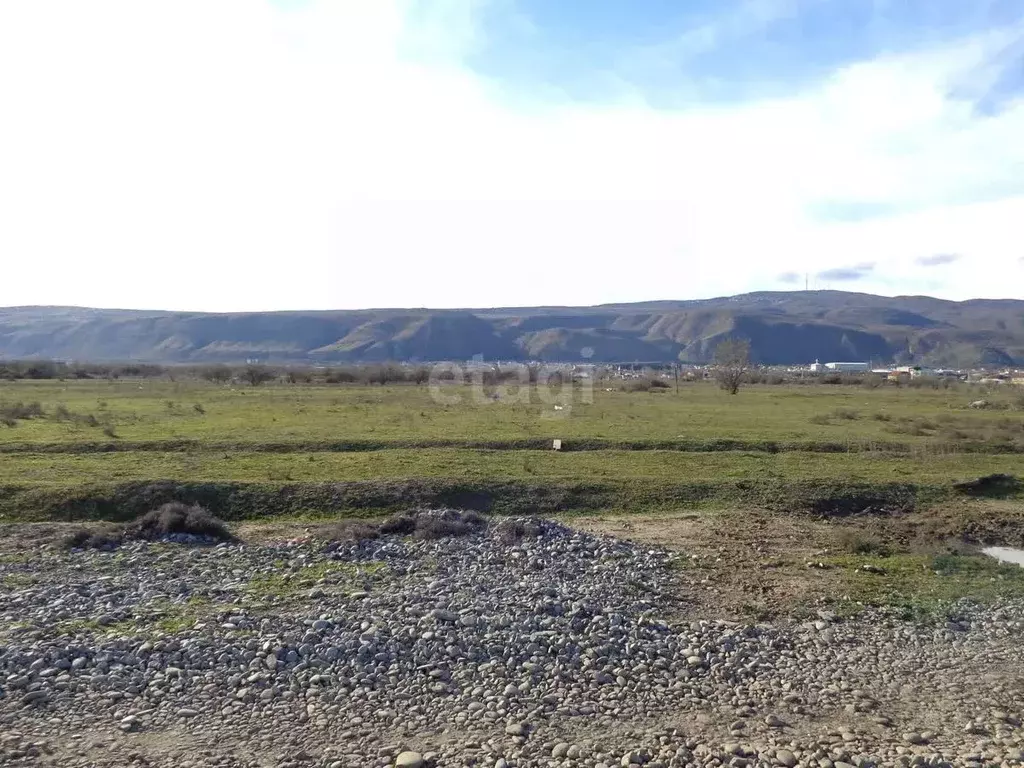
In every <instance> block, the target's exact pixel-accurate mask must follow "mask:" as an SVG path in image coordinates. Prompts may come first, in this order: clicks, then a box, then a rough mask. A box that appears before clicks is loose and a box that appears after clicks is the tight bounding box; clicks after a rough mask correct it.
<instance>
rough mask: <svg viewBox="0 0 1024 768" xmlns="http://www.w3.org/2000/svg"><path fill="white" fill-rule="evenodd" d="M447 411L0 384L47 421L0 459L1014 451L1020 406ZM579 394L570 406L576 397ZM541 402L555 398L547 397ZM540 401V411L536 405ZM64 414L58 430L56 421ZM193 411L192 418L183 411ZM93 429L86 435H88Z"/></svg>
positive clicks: (383, 402)
mask: <svg viewBox="0 0 1024 768" xmlns="http://www.w3.org/2000/svg"><path fill="white" fill-rule="evenodd" d="M444 394H445V395H446V396H449V397H457V398H459V400H460V402H459V403H457V404H442V403H439V402H436V401H435V399H434V398H433V397H432V393H431V390H430V388H429V387H427V386H415V385H400V386H390V387H368V386H348V385H340V386H308V385H293V386H287V385H266V386H263V387H237V388H228V387H223V386H216V385H211V384H206V383H202V382H196V381H184V382H168V381H163V380H141V381H81V382H79V381H68V382H49V381H47V382H31V381H24V382H0V405H3V404H11V403H15V402H25V403H28V402H33V401H37V402H39V403H40V404H41V405H42V406H43V408H44V410H45V411H46V412H47V414H48V415H47V416H46V417H44V418H36V419H28V420H24V421H18V423H17V425H16V426H14V427H7V428H4V427H0V446H3V445H5V444H6V445H13V444H25V443H30V444H58V445H63V446H69V445H71V444H74V443H90V442H96V441H104V442H111V441H112V439H111V438H108V437H107V436H105V435H104V434H103V432H102V429H103V427H104V426H109V427H110V428H111V429H112V430H113V431H114V432H115V434H116V436H117V437H116V438H115V439H113V440H115V441H116V440H120V441H126V442H132V441H170V440H197V441H203V442H210V441H216V442H225V443H237V444H245V443H248V444H259V443H265V442H285V443H287V442H302V441H307V442H308V441H325V442H329V441H339V440H349V439H356V440H372V441H381V442H387V441H416V440H445V439H449V440H495V441H500V440H522V439H541V438H543V439H547V438H563V439H566V440H572V439H588V438H594V439H602V440H608V441H634V440H669V441H671V440H689V441H710V440H722V439H733V440H747V441H762V440H774V441H780V442H800V441H808V442H813V441H820V442H834V443H840V444H842V443H851V444H865V446H866V447H870V446H871V444H872V443H893V442H896V443H901V444H906V445H916V446H928V445H931V446H947V445H957V444H963V445H966V444H969V443H973V442H979V441H986V440H992V439H1008V440H1013V439H1018V440H1024V418H1022V416H1024V393H1021V392H1016V391H1008V392H1002V393H997V394H996V395H986V397H987V398H988V399H990V400H991V401H992V402H993V404H994V405H995V406H999V407H998V408H994V409H992V410H971V409H969V408H968V407H967V406H968V404H969V403H970V402H971V401H972V400H975V399H977V398H978V397H980V396H981V395H980V394H979V393H978V392H977V391H972V390H969V389H966V388H953V389H950V390H942V389H938V390H931V389H917V388H913V389H912V388H906V387H902V388H895V387H880V388H878V389H868V388H862V387H843V386H827V385H817V386H751V387H747V388H745V389H743V390H742V391H741V392H740V394H739V395H737V396H735V397H733V396H730V395H727V394H725V393H723V392H721V391H720V390H719V389H718V388H716V387H715V386H713V385H711V384H704V383H700V384H685V385H683V386H682V387H681V389H680V392H679V394H676V393H675V392H674V391H673V390H671V389H669V390H664V391H662V392H660V393H658V394H654V393H649V392H633V393H627V392H622V391H618V390H617V389H616V390H614V391H611V392H607V391H605V388H604V387H602V386H600V385H598V386H595V388H594V391H593V397H592V399H593V402H592V403H586V402H582V401H581V397H579V396H577V397H574V398H571V399H570V401H569V403H568V406H567V407H566V408H564V409H562V410H555V408H554V403H553V402H551V403H545V402H543V401H542V399H541V398H540V396H539V395H538V394H537V393H536V391H534V392H533V393H531V396H530V398H529V399H530V402H528V403H525V404H524V403H521V402H519V398H518V397H515V398H506V399H505V400H500V399H499V400H497V401H494V400H490V399H486V398H484V399H481V398H477V397H474V396H473V393H472V390H471V388H470V387H462V386H453V387H450V388H445V390H444ZM578 394H579V393H577V395H578ZM552 395H554V392H553V391H552ZM549 399H551V398H550V397H549ZM59 406H63V407H64V408H66V409H67V411H68V412H69V413H70V414H71V415H72V417H71V418H63V419H62V418H58V417H56V416H55V415H54V414H55V411H56V409H57V408H58V407H59ZM196 406H198V408H197V407H196ZM89 417H92V419H94V420H95V422H94V423H95V425H96V426H89V424H88V423H86V421H85V420H86V419H88V418H89Z"/></svg>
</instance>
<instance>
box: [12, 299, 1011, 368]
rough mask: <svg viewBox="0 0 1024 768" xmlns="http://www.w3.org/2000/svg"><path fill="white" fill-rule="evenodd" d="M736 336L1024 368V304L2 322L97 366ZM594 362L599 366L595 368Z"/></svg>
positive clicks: (567, 356)
mask: <svg viewBox="0 0 1024 768" xmlns="http://www.w3.org/2000/svg"><path fill="white" fill-rule="evenodd" d="M730 336H742V337H744V338H747V339H750V341H751V348H752V351H753V355H754V357H755V358H756V359H757V360H758V361H759V362H761V363H766V364H788V363H806V362H809V361H812V360H814V359H815V358H817V359H820V360H822V361H827V360H870V361H875V362H879V363H882V362H892V361H895V362H901V363H921V364H928V365H938V366H956V367H967V366H974V365H978V364H987V365H1014V364H1016V365H1024V301H1017V300H986V299H977V300H972V301H962V302H953V301H942V300H940V299H934V298H930V297H927V296H898V297H895V298H888V297H883V296H873V295H871V294H863V293H846V292H842V291H791V292H761V293H749V294H743V295H740V296H727V297H722V298H716V299H705V300H697V301H655V302H644V303H639V304H606V305H602V306H595V307H515V308H503V309H464V310H430V309H374V310H353V311H329V312H249V313H225V314H213V313H198V312H151V311H142V310H113V309H87V308H79V307H10V308H3V309H0V357H4V358H9V359H10V358H51V359H70V360H94V361H125V360H138V361H147V362H214V361H222V362H238V361H241V360H245V359H246V358H259V359H261V360H263V361H267V362H274V361H277V362H299V361H303V362H308V361H321V362H356V361H367V362H369V361H385V360H408V361H434V360H467V359H470V358H472V357H473V356H474V355H482V356H483V357H484V359H486V360H541V361H580V360H583V359H590V360H592V361H595V362H634V361H639V362H656V361H659V362H661V361H664V362H667V361H672V360H683V361H686V362H694V363H700V362H706V361H708V360H710V359H711V357H712V356H713V354H714V349H715V346H716V345H717V344H718V343H719V342H720V341H721V340H722V339H725V338H728V337H730ZM588 355H589V357H588Z"/></svg>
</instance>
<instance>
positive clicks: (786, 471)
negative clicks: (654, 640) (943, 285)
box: [0, 448, 1024, 486]
mask: <svg viewBox="0 0 1024 768" xmlns="http://www.w3.org/2000/svg"><path fill="white" fill-rule="evenodd" d="M1021 469H1024V457H1021V456H1018V455H987V454H964V455H962V456H954V455H948V456H894V455H892V454H882V453H839V454H830V453H805V452H797V451H792V452H785V453H750V452H740V451H728V452H726V451H722V452H714V453H689V452H681V451H586V452H580V453H558V452H554V451H500V450H498V451H489V450H462V449H449V448H439V449H404V448H403V449H391V450H382V451H360V452H354V453H326V452H319V453H304V452H303V453H285V454H279V453H246V452H231V453H221V452H219V451H211V452H189V453H186V452H171V453H161V452H152V451H146V452H132V453H84V454H38V453H19V454H11V455H7V456H4V457H3V458H2V459H0V484H4V485H15V484H27V485H33V486H37V485H43V486H67V485H79V484H86V483H90V482H97V481H101V482H129V481H138V480H161V479H165V480H180V481H195V482H216V481H221V480H224V481H232V482H268V481H270V482H333V481H347V480H374V479H377V478H446V477H450V478H459V479H510V480H537V481H544V480H561V481H575V480H611V481H621V480H632V479H640V480H650V481H653V482H662V483H664V482H667V483H675V482H688V481H715V480H772V479H776V480H783V481H785V480H793V481H796V480H814V479H816V478H828V479H831V480H844V481H851V482H863V483H872V482H908V481H909V482H918V483H928V484H940V483H944V482H948V481H949V480H950V479H958V480H959V479H966V478H969V477H972V476H977V475H982V474H989V473H993V472H1006V473H1012V472H1019V471H1020V470H1021Z"/></svg>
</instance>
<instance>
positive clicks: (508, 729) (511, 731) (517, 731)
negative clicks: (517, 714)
mask: <svg viewBox="0 0 1024 768" xmlns="http://www.w3.org/2000/svg"><path fill="white" fill-rule="evenodd" d="M505 733H506V734H508V735H509V736H526V735H528V734H529V733H530V726H529V724H527V723H509V724H508V725H506V726H505Z"/></svg>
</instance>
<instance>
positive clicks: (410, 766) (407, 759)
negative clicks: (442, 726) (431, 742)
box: [395, 752, 424, 768]
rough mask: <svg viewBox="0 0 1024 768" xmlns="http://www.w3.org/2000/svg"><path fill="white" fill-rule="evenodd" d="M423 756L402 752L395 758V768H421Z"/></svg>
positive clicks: (416, 753)
mask: <svg viewBox="0 0 1024 768" xmlns="http://www.w3.org/2000/svg"><path fill="white" fill-rule="evenodd" d="M423 763H424V761H423V755H421V754H420V753H419V752H402V753H401V754H400V755H398V757H396V758H395V768H422V767H423Z"/></svg>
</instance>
